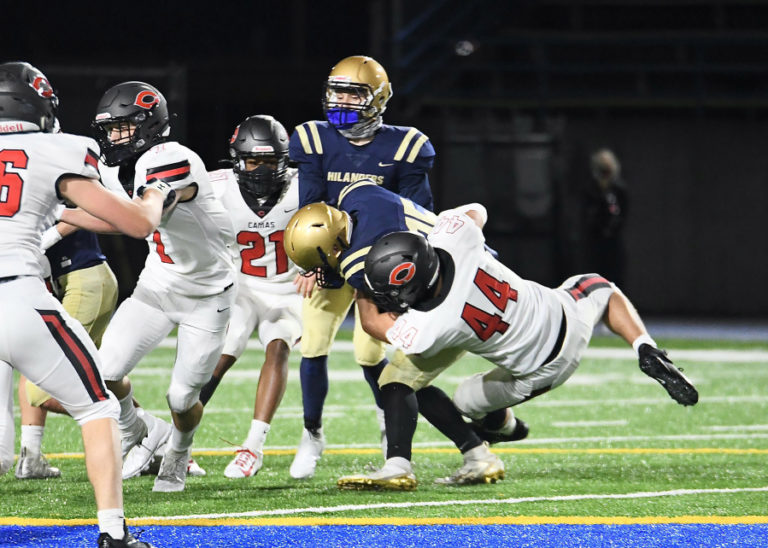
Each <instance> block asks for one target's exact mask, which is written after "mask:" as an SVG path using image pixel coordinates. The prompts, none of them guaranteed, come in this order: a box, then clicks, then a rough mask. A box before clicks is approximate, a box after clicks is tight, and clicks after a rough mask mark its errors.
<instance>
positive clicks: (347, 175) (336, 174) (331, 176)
mask: <svg viewBox="0 0 768 548" xmlns="http://www.w3.org/2000/svg"><path fill="white" fill-rule="evenodd" d="M327 179H328V180H329V181H331V182H334V183H355V182H357V181H360V180H362V179H368V180H370V181H371V182H373V183H376V184H377V185H382V184H384V175H373V174H371V173H352V172H349V171H329V172H328V174H327Z"/></svg>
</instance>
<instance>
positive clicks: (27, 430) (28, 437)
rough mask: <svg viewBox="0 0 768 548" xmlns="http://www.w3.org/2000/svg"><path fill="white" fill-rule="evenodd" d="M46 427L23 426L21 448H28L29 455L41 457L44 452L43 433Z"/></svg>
mask: <svg viewBox="0 0 768 548" xmlns="http://www.w3.org/2000/svg"><path fill="white" fill-rule="evenodd" d="M44 431H45V426H37V425H31V424H22V425H21V447H26V448H27V453H31V454H33V455H39V454H40V453H42V452H43V449H42V447H43V432H44Z"/></svg>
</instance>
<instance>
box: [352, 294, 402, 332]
mask: <svg viewBox="0 0 768 548" xmlns="http://www.w3.org/2000/svg"><path fill="white" fill-rule="evenodd" d="M355 301H356V303H357V310H358V312H360V324H361V325H362V326H363V330H364V331H365V332H366V333H368V334H369V335H370V336H371V337H373V338H374V339H378V340H380V341H383V342H389V340H388V339H387V330H388V329H389V328H390V327H392V326H393V325H395V315H394V314H392V313H390V312H379V308H378V307H377V306H376V304H375V303H374V302H373V301H372V300H371V299H369V298H368V297H366V296H364V295H363V294H362V292H360V291H356V292H355Z"/></svg>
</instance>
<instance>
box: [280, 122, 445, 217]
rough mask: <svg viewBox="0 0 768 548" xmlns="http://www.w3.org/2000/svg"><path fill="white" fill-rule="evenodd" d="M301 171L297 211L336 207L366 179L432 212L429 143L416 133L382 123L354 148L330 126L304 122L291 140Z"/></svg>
mask: <svg viewBox="0 0 768 548" xmlns="http://www.w3.org/2000/svg"><path fill="white" fill-rule="evenodd" d="M290 156H291V160H293V161H294V162H296V163H297V164H298V166H299V206H300V207H303V206H305V205H307V204H311V203H315V202H326V203H327V204H329V205H334V206H335V205H336V204H337V203H338V199H339V193H340V192H341V190H342V189H343V188H344V187H345V186H347V185H348V184H350V183H354V182H355V181H359V180H362V179H370V180H371V181H373V182H374V183H376V184H377V185H380V186H381V187H383V188H386V189H387V190H391V191H392V192H394V193H395V194H399V195H401V196H405V197H406V198H408V199H410V200H411V201H413V202H415V203H417V204H419V205H420V206H422V207H425V208H427V209H429V210H430V211H431V210H432V208H433V207H434V204H433V200H432V190H431V189H430V188H429V178H428V176H427V171H429V169H430V168H431V167H432V163H433V162H434V160H435V149H434V148H433V147H432V143H430V142H429V138H428V137H427V136H426V135H424V134H423V133H421V132H420V131H419V130H417V129H416V128H412V127H401V126H389V125H386V124H383V125H382V126H381V128H380V129H379V131H377V132H376V136H375V137H374V139H373V141H371V142H370V143H368V144H366V145H362V146H357V145H353V144H352V143H350V142H349V140H347V138H346V137H344V136H343V135H342V134H341V133H339V132H338V131H336V129H334V128H333V127H332V126H331V125H330V124H328V122H319V121H313V122H304V123H303V124H301V125H299V126H296V131H295V132H294V133H293V135H292V136H291V140H290Z"/></svg>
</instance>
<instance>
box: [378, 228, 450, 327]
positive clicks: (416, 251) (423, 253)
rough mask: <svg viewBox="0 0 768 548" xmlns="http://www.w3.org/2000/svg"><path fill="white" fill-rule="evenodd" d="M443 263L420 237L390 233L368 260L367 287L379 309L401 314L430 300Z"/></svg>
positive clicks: (433, 249) (424, 239)
mask: <svg viewBox="0 0 768 548" xmlns="http://www.w3.org/2000/svg"><path fill="white" fill-rule="evenodd" d="M439 273H440V261H439V259H438V258H437V253H436V252H435V248H433V247H432V246H431V245H430V244H429V242H428V241H427V239H426V238H425V237H424V236H422V235H421V234H417V233H415V232H391V233H390V234H387V235H386V236H384V237H383V238H381V239H380V240H379V241H377V242H376V243H375V244H373V246H372V247H371V250H370V251H369V252H368V255H367V256H366V257H365V283H366V285H367V286H368V288H369V289H370V291H371V292H372V294H373V301H374V302H375V303H376V305H377V306H378V307H379V308H380V309H381V310H384V311H387V312H398V313H402V312H405V311H407V310H408V309H409V308H410V307H412V306H414V305H416V304H418V303H419V302H421V301H423V300H424V299H425V298H426V297H428V296H429V291H430V290H431V289H432V288H434V286H435V284H436V283H437V278H438V274H439Z"/></svg>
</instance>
